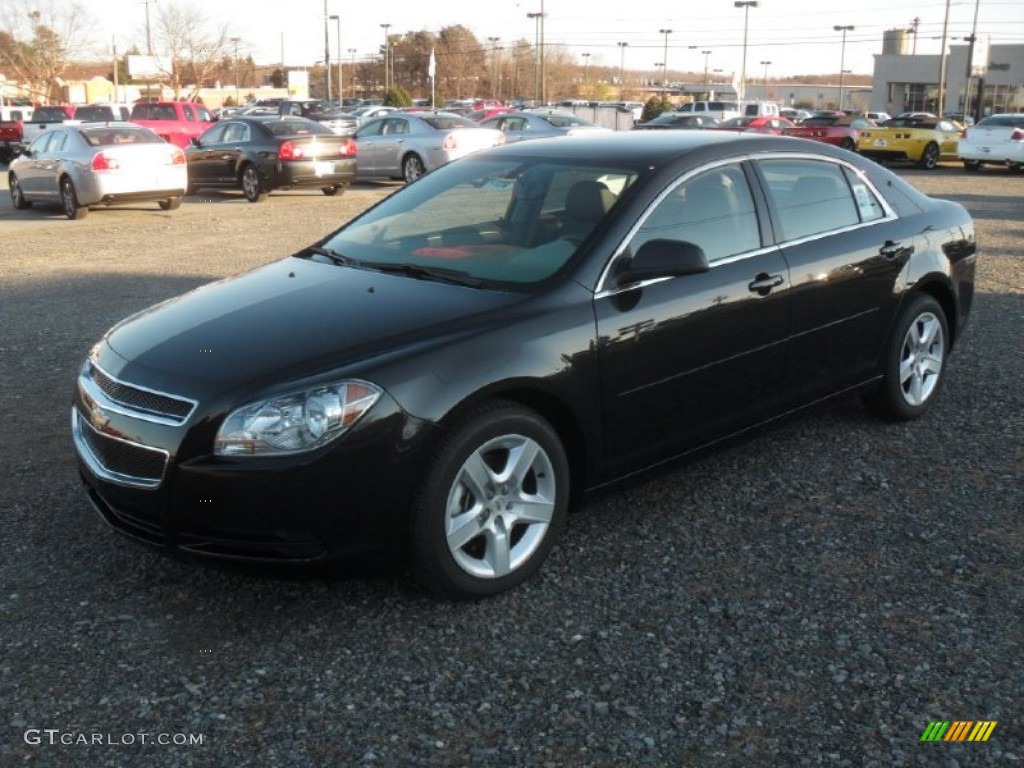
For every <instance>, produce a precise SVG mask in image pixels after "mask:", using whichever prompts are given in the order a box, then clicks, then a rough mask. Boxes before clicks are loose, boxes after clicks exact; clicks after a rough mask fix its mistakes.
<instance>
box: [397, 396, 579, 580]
mask: <svg viewBox="0 0 1024 768" xmlns="http://www.w3.org/2000/svg"><path fill="white" fill-rule="evenodd" d="M434 455H435V458H434V460H433V461H432V462H431V463H430V464H429V465H428V466H427V467H425V468H424V470H425V471H424V473H423V481H422V486H421V488H420V492H419V494H418V497H417V499H416V502H415V504H414V507H413V512H412V517H411V520H410V522H411V525H412V528H411V539H412V567H413V571H414V574H415V576H416V578H417V580H418V581H419V582H420V583H421V584H423V585H424V586H426V587H428V588H429V589H431V590H433V591H436V592H440V593H442V594H446V595H449V596H454V597H459V598H480V597H487V596H490V595H496V594H498V593H500V592H504V591H506V590H508V589H511V588H512V587H515V586H516V585H518V584H520V583H522V582H523V581H525V580H526V579H528V578H529V577H530V576H532V575H533V574H534V573H535V572H536V571H537V570H538V569H539V568H540V567H541V565H542V564H543V562H544V560H545V559H546V558H547V556H548V553H550V551H551V548H552V547H553V546H554V545H555V542H556V540H557V539H558V534H559V532H560V531H561V528H562V526H563V525H564V524H565V519H566V516H567V514H568V506H569V463H568V459H567V458H566V455H565V449H564V448H563V447H562V443H561V440H560V439H559V437H558V433H557V432H555V430H554V428H552V427H551V425H550V424H549V423H548V422H547V421H545V420H544V419H543V418H542V417H541V416H540V415H539V414H537V413H535V412H534V411H531V410H529V409H527V408H524V407H522V406H520V405H517V404H514V403H507V402H494V403H489V404H486V405H483V406H481V407H480V408H477V409H476V410H475V411H472V412H470V413H468V414H467V415H466V416H464V417H463V418H461V419H459V420H458V421H457V422H455V423H454V424H453V425H452V426H451V428H450V429H449V430H448V432H447V434H446V436H445V437H444V438H443V442H442V443H441V445H440V446H439V447H438V450H437V451H436V452H435V454H434Z"/></svg>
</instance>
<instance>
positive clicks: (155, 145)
mask: <svg viewBox="0 0 1024 768" xmlns="http://www.w3.org/2000/svg"><path fill="white" fill-rule="evenodd" d="M7 184H8V187H9V188H10V191H11V200H12V201H13V202H14V207H15V208H18V209H25V208H29V207H31V206H32V204H33V203H59V204H60V205H61V206H62V207H63V209H64V214H65V215H66V216H67V217H68V218H69V219H84V218H85V216H86V214H88V213H89V208H90V207H93V206H99V205H105V206H109V205H117V204H120V203H139V202H147V201H156V202H158V203H159V204H160V207H161V208H163V209H164V210H165V211H168V210H174V209H175V208H178V207H179V206H180V205H181V196H182V195H184V194H185V189H186V186H187V184H188V171H187V169H186V166H185V155H184V154H183V153H182V151H181V150H180V149H179V148H178V147H175V146H173V145H169V144H167V143H166V142H164V141H163V140H162V139H161V138H160V137H159V136H157V135H156V134H155V133H154V132H153V131H151V130H149V129H148V128H143V127H141V126H138V125H133V124H132V123H104V124H102V125H100V124H94V123H87V124H82V125H73V126H63V125H58V126H54V127H52V128H47V129H46V130H45V131H43V132H42V133H40V134H39V135H38V136H36V138H35V139H34V140H33V141H32V143H31V144H30V145H29V146H28V149H27V150H25V152H24V153H23V154H22V155H21V156H20V157H17V158H16V159H15V160H14V161H13V162H12V163H11V165H10V168H9V169H8V173H7Z"/></svg>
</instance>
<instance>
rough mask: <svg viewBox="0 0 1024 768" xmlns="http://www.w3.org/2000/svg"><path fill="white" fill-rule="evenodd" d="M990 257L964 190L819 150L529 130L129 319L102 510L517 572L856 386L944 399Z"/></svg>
mask: <svg viewBox="0 0 1024 768" xmlns="http://www.w3.org/2000/svg"><path fill="white" fill-rule="evenodd" d="M240 247H244V246H240ZM975 261H976V245H975V236H974V225H973V223H972V220H971V218H970V216H969V215H968V214H967V212H966V211H965V209H964V208H963V207H962V206H961V205H960V204H958V203H955V202H951V201H945V200H936V199H930V198H928V197H926V196H925V195H923V194H922V193H920V192H919V191H917V190H916V189H915V188H913V187H912V186H911V185H910V184H908V183H906V182H905V181H904V180H902V179H900V178H899V177H898V176H896V175H895V174H893V173H892V172H890V171H888V170H887V169H885V168H883V167H882V166H879V165H877V164H875V163H871V162H869V161H866V160H864V159H862V158H861V157H859V156H858V155H855V154H853V153H850V152H845V151H843V150H840V149H837V148H834V147H831V146H828V145H825V144H821V143H818V142H810V141H804V140H802V139H794V138H789V137H776V136H763V135H749V134H748V135H737V134H733V133H729V132H714V131H680V132H671V131H662V132H654V133H651V134H646V135H643V134H634V133H632V132H619V133H600V134H597V133H595V134H593V135H591V136H584V137H580V138H578V139H576V140H573V141H564V140H561V139H559V140H547V141H527V142H521V143H518V144H510V145H506V146H501V147H496V148H494V149H491V150H485V151H482V152H479V153H477V154H474V155H471V156H469V157H466V158H463V159H461V160H459V161H457V162H454V163H450V164H448V165H446V166H444V167H442V168H439V169H438V170H437V171H435V172H433V173H430V174H428V175H426V176H424V177H423V178H422V179H420V180H419V181H417V182H416V183H415V184H411V185H409V186H408V187H405V188H403V189H400V190H398V191H397V192H396V193H395V194H393V195H391V196H389V197H388V198H386V199H385V200H383V201H382V202H380V203H378V204H377V205H376V206H374V207H372V208H370V209H369V210H368V211H366V212H364V213H363V214H361V215H360V216H358V217H356V218H355V219H352V220H351V221H348V222H346V223H345V224H343V225H342V226H341V227H340V228H339V229H338V230H336V231H334V232H332V233H330V234H328V235H327V236H325V237H323V238H322V239H320V240H318V241H316V242H315V243H314V244H312V245H309V246H304V247H300V248H299V249H298V250H297V251H296V252H295V254H294V255H293V256H290V257H287V258H285V259H283V260H282V261H278V262H274V263H270V264H267V265H265V266H263V267H260V268H257V269H255V270H253V271H252V272H249V273H247V274H244V275H240V276H234V277H231V278H229V279H227V280H224V281H222V282H220V283H216V284H213V285H208V286H205V287H203V288H200V289H199V290H196V291H193V292H191V293H188V294H185V295H184V296H181V297H179V298H177V299H174V300H171V301H165V302H164V303H162V304H160V305H158V306H156V307H154V308H152V309H149V310H147V311H144V312H141V313H139V314H136V315H134V316H132V317H131V318H129V319H128V320H126V321H124V322H122V323H120V324H118V325H117V326H115V327H114V328H113V329H111V330H110V331H108V332H107V334H106V335H104V337H103V338H102V339H101V340H100V341H99V342H98V343H97V344H96V345H95V346H94V347H93V348H92V351H91V352H90V354H89V355H88V358H87V360H86V361H85V362H84V365H83V367H82V369H81V372H80V374H79V377H78V380H77V387H76V390H75V394H74V402H73V416H72V436H73V441H74V445H75V448H76V451H77V455H78V461H79V468H80V471H81V474H82V477H83V478H84V480H85V483H86V488H87V492H88V494H89V497H90V498H91V499H92V501H93V503H94V505H95V506H96V507H97V509H98V510H99V512H100V514H101V515H102V516H103V518H104V519H105V520H106V521H107V522H109V523H110V524H111V525H112V526H113V527H114V528H116V529H118V530H119V531H122V532H124V533H126V534H128V535H129V536H131V537H134V538H136V539H138V540H141V541H143V542H147V543H149V544H152V545H154V546H157V547H161V548H163V549H165V550H167V551H171V552H176V553H181V554H186V555H189V554H190V555H193V556H196V557H203V558H227V559H234V560H250V561H274V562H304V563H309V562H316V563H318V562H329V561H332V560H347V559H350V558H352V557H354V556H355V555H357V554H366V553H368V552H378V553H379V552H381V551H384V552H390V553H394V554H396V555H402V556H404V557H407V558H408V561H409V563H410V566H411V569H412V571H413V573H414V574H415V575H416V577H417V578H418V579H419V580H420V581H421V582H422V583H424V584H426V585H428V586H429V587H431V588H434V589H437V590H439V591H442V592H444V593H448V594H454V595H458V596H462V597H480V596H485V595H492V594H495V593H498V592H501V591H503V590H507V589H509V588H511V587H513V586H515V585H516V584H519V583H520V582H522V581H523V580H524V579H526V578H528V577H529V576H530V575H531V574H533V573H535V572H536V571H537V570H538V568H540V567H541V564H542V563H543V561H544V559H545V557H546V556H547V555H548V553H549V552H550V551H551V548H552V547H553V546H554V545H555V543H556V541H557V540H558V537H559V534H560V532H561V529H562V527H563V525H564V524H565V522H566V516H567V511H568V509H569V507H570V506H571V505H579V503H580V499H581V498H582V495H583V494H584V493H585V492H586V491H587V490H589V489H596V488H601V487H604V486H606V485H607V484H608V483H610V482H613V481H615V480H618V479H622V478H625V477H630V476H632V475H634V474H635V473H637V472H639V471H642V470H644V469H646V468H650V467H654V466H660V465H662V464H664V463H665V462H666V461H669V460H671V459H673V458H676V457H680V456H683V455H692V454H693V453H694V452H696V451H699V450H700V449H703V448H707V447H710V446H713V445H715V444H717V443H718V442H719V441H721V440H722V439H725V438H728V437H731V436H738V435H741V434H743V433H746V432H747V431H748V430H750V429H751V428H753V427H756V426H762V425H768V424H770V423H773V422H775V421H776V420H777V419H778V418H780V417H782V416H784V415H786V414H790V413H792V412H795V411H797V410H800V409H803V408H805V407H807V406H809V405H810V404H814V403H818V402H821V401H822V400H823V399H825V398H831V397H835V396H845V395H848V394H850V393H854V392H859V393H861V394H862V395H864V396H865V397H866V398H867V399H868V400H869V402H870V404H871V406H872V408H873V409H874V410H876V411H877V412H879V413H880V414H882V415H883V416H885V417H887V418H890V419H897V420H905V419H912V418H916V417H919V416H922V415H923V414H925V413H927V412H928V411H929V409H930V408H932V407H934V406H936V405H940V404H941V403H939V402H938V401H939V400H940V392H941V389H942V383H943V380H944V377H945V374H946V372H947V370H948V367H949V364H950V359H949V356H950V352H951V350H952V348H953V345H954V344H955V343H957V342H958V341H959V340H960V338H961V335H962V333H963V330H964V327H965V323H966V322H967V320H968V316H969V313H970V309H971V304H972V298H973V293H974V274H975ZM908 276H910V278H911V279H908ZM200 350H208V352H204V353H202V354H200ZM933 413H934V411H933ZM935 418H939V419H941V418H942V415H941V414H935ZM892 439H893V441H894V443H895V442H900V441H902V440H903V439H904V438H903V437H902V436H901V434H900V433H899V432H894V433H893V437H892ZM742 482H756V479H755V478H747V479H742ZM822 482H823V483H827V482H828V480H827V478H823V479H822ZM202 499H212V500H213V502H212V503H208V504H200V503H197V500H202Z"/></svg>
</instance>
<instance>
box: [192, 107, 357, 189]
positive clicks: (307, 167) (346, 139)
mask: <svg viewBox="0 0 1024 768" xmlns="http://www.w3.org/2000/svg"><path fill="white" fill-rule="evenodd" d="M185 158H186V160H187V161H188V194H190V195H194V194H195V193H196V190H198V189H202V188H204V187H227V188H230V189H241V190H242V194H243V195H245V199H246V200H248V201H249V202H250V203H258V202H261V201H262V200H265V199H266V198H267V195H269V194H270V193H271V192H273V191H274V190H276V189H292V188H294V187H319V188H320V189H321V190H322V191H323V193H324V194H325V195H328V196H330V195H335V194H337V193H338V192H342V191H344V190H345V189H346V188H347V187H348V185H349V184H351V183H352V181H353V180H354V179H355V175H356V144H355V141H354V140H353V139H352V137H351V136H339V135H338V134H336V133H334V132H333V131H331V129H330V128H328V127H327V126H325V125H322V124H321V123H318V122H316V121H315V120H307V119H306V118H304V117H231V118H227V119H226V120H222V121H221V122H219V123H217V124H216V125H214V126H213V127H212V128H210V129H209V130H207V131H206V133H204V134H203V135H202V136H200V137H199V138H197V139H193V140H192V143H191V145H190V146H189V147H188V148H187V149H186V150H185Z"/></svg>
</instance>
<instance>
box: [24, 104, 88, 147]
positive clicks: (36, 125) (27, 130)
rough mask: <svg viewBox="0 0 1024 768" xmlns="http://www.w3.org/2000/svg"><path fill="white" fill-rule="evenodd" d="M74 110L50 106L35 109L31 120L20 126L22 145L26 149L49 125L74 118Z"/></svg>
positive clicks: (69, 107) (66, 107) (72, 108)
mask: <svg viewBox="0 0 1024 768" xmlns="http://www.w3.org/2000/svg"><path fill="white" fill-rule="evenodd" d="M74 114H75V108H74V107H71V106H60V105H51V106H45V107H36V108H35V110H34V111H33V112H32V118H31V119H30V120H28V121H27V122H25V123H23V124H22V137H21V141H22V143H23V144H24V145H25V146H26V147H27V146H28V145H29V144H31V143H32V140H33V139H34V138H35V137H36V136H38V135H39V134H40V133H42V132H43V131H45V130H46V129H47V128H49V127H50V126H51V125H57V124H58V123H63V122H65V121H67V120H70V119H71V118H72V117H74Z"/></svg>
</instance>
